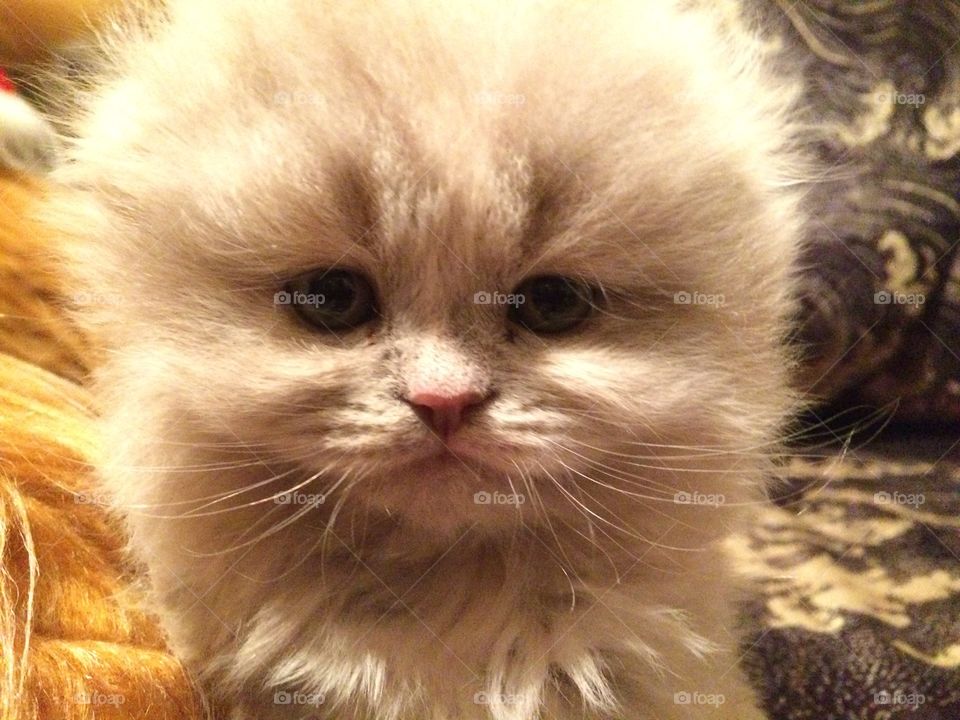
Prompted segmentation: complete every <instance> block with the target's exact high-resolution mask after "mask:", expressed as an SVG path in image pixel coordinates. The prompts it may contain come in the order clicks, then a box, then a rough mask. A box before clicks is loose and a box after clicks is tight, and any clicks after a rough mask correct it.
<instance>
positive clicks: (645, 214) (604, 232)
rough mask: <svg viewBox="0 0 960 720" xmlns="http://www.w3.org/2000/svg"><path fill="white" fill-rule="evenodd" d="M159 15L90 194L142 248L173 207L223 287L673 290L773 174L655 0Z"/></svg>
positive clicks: (740, 112) (749, 115) (188, 7)
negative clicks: (588, 284)
mask: <svg viewBox="0 0 960 720" xmlns="http://www.w3.org/2000/svg"><path fill="white" fill-rule="evenodd" d="M171 5H172V6H173V8H174V17H175V21H174V23H173V26H172V27H171V29H170V30H169V31H168V33H167V34H166V36H165V37H161V38H160V40H159V41H158V46H157V48H155V57H154V60H153V63H154V65H155V66H156V67H155V68H153V69H152V70H145V71H144V72H141V73H137V74H136V78H137V80H136V81H135V83H136V85H135V88H134V90H130V89H129V88H128V92H127V94H126V96H124V95H123V93H120V95H115V96H114V98H113V102H114V105H115V106H116V107H115V108H114V109H119V104H123V105H124V108H125V109H124V110H123V113H113V112H111V113H108V112H105V111H104V112H101V113H100V115H99V116H100V117H101V118H102V119H104V121H105V126H104V128H103V131H102V132H101V133H99V136H100V137H98V142H97V143H94V146H95V147H96V148H97V150H98V154H99V155H101V156H102V157H104V158H107V156H108V155H109V154H110V153H111V151H113V153H114V155H115V157H114V158H113V161H112V162H108V161H107V160H105V161H104V163H103V166H104V167H105V168H107V167H109V169H110V173H111V175H112V177H111V176H108V175H107V174H106V173H104V175H103V177H100V178H97V180H98V181H99V182H104V183H106V184H109V183H112V182H114V178H117V180H116V182H117V184H118V186H119V189H120V191H121V192H122V193H123V195H122V196H121V201H120V203H118V204H123V205H125V207H127V208H130V209H131V210H134V211H136V212H137V214H138V217H139V218H140V224H141V225H142V226H143V227H144V228H145V234H148V235H150V234H154V235H158V234H160V231H159V230H155V228H162V227H164V225H163V223H164V221H169V215H170V211H169V208H171V207H177V208H180V209H181V211H182V214H183V215H184V216H186V220H185V221H184V222H183V223H179V224H177V225H175V226H173V229H172V232H171V233H170V234H172V235H175V237H172V238H163V239H161V242H160V243H157V246H158V247H159V248H160V250H161V251H163V250H164V249H167V250H168V251H169V254H170V257H171V258H173V259H174V260H175V261H176V262H177V264H178V268H179V263H180V262H181V260H182V257H183V256H184V254H185V252H184V251H185V250H187V251H188V252H189V253H190V254H196V255H197V256H198V257H201V258H202V257H203V256H204V255H210V254H213V255H215V260H214V261H211V262H209V263H208V265H209V266H211V267H213V266H215V265H217V264H229V263H233V262H234V261H236V262H235V264H234V266H233V267H231V268H229V269H228V270H227V271H225V273H224V274H228V273H230V272H232V273H235V275H236V276H237V277H240V276H242V275H244V274H245V273H246V274H247V275H249V273H250V272H252V271H260V272H262V271H263V270H264V269H266V270H268V271H269V273H270V274H273V275H278V274H279V275H282V274H284V273H287V274H289V273H291V272H294V271H297V270H300V271H302V270H305V269H308V268H311V267H321V266H330V265H354V266H358V267H359V268H360V269H364V270H368V271H369V270H371V269H374V270H378V271H379V269H381V268H384V267H391V268H403V269H404V273H405V275H404V276H405V277H406V278H407V280H408V281H409V280H410V279H414V280H417V281H420V280H424V281H427V278H436V279H437V282H440V280H441V279H442V280H445V281H446V283H447V284H448V285H449V284H451V283H452V282H458V283H459V284H461V285H462V286H464V287H478V288H481V289H495V288H499V289H502V288H500V287H499V283H500V281H501V280H503V281H504V282H510V281H516V280H517V279H520V278H521V277H522V276H523V275H525V274H527V275H529V274H532V273H534V272H537V271H538V270H540V271H543V272H557V273H565V272H569V273H570V274H585V273H587V274H589V273H599V272H601V271H602V273H603V274H604V278H603V279H605V280H606V281H608V282H613V283H615V282H621V284H624V285H630V284H631V283H633V284H639V282H641V281H642V280H643V278H645V277H647V276H648V275H649V274H650V273H651V272H656V271H658V270H659V271H660V272H661V274H662V273H663V272H664V271H665V269H666V268H668V267H669V271H668V272H669V274H670V275H671V276H674V277H681V276H684V275H685V273H684V265H685V264H686V263H688V259H689V256H690V253H687V252H685V251H684V248H685V247H686V246H688V245H692V244H694V243H695V242H696V243H699V244H700V245H701V246H703V247H702V249H701V251H700V253H699V254H698V255H697V258H698V263H699V265H700V266H704V265H705V264H709V263H710V262H711V261H712V259H711V258H705V255H706V254H709V253H711V252H714V249H715V248H716V252H719V251H720V250H719V249H720V248H722V247H723V243H722V242H720V241H719V236H721V235H723V234H724V233H727V234H728V235H730V236H733V235H735V234H741V235H742V234H743V227H742V225H743V224H745V223H747V222H749V218H750V217H752V214H753V211H754V208H753V207H751V203H753V204H754V205H757V206H759V205H760V204H761V203H759V202H758V201H757V197H756V195H757V188H756V187H747V186H746V185H745V180H744V178H746V177H749V178H750V179H751V181H756V180H757V179H758V178H762V177H763V175H764V171H759V170H758V168H757V167H756V162H757V161H758V159H765V156H764V154H763V150H762V149H761V148H762V146H763V142H762V140H763V138H762V137H760V136H762V135H763V132H764V131H765V130H767V129H768V127H767V125H765V124H763V122H761V121H760V120H759V119H758V118H759V115H760V111H758V110H757V109H756V108H750V107H744V108H733V109H732V110H731V108H730V107H729V105H730V101H729V99H724V98H720V97H717V96H716V94H715V93H711V87H710V82H711V78H712V77H713V75H712V74H711V73H712V70H711V69H710V67H708V65H709V62H705V61H704V58H705V57H706V58H707V61H709V58H710V53H708V52H706V50H705V51H704V52H705V54H700V53H692V54H691V53H680V54H677V53H676V52H675V49H676V44H677V43H680V42H682V43H694V44H696V43H699V44H700V45H703V46H704V47H706V45H707V44H709V42H711V41H710V40H709V35H708V34H707V33H705V31H704V28H703V27H701V26H700V25H698V24H697V23H696V22H694V21H685V20H682V19H680V18H681V16H678V15H677V14H675V13H674V12H672V11H671V9H670V7H669V6H670V3H669V2H667V0H663V1H662V2H660V1H659V0H658V1H657V2H626V1H624V2H614V1H613V0H611V2H610V5H609V8H607V9H608V12H595V11H594V9H593V8H592V7H591V6H590V5H588V4H586V3H577V2H572V3H571V2H565V3H552V2H521V3H518V4H511V3H505V2H499V1H498V0H487V1H486V2H479V3H475V4H471V5H470V6H469V7H467V6H466V5H461V4H455V5H456V6H455V7H436V6H435V5H434V4H432V3H427V2H417V1H415V0H404V1H402V2H390V1H387V0H384V2H383V3H381V4H378V12H377V13H376V18H377V20H378V22H376V23H371V20H372V17H373V16H372V15H371V13H370V12H369V8H366V7H364V6H363V4H362V3H353V2H343V3H317V4H314V3H308V2H302V1H298V0H290V1H289V2H283V3H276V4H272V3H271V4H267V3H259V2H253V0H238V1H237V2H236V3H233V4H231V5H230V6H225V4H223V3H217V2H212V1H210V0H203V2H197V3H192V2H187V1H186V0H173V1H172V2H171ZM268 5H269V7H268ZM204 21H206V22H204ZM204 27H212V28H213V29H214V30H216V31H217V32H224V33H230V34H231V35H232V36H234V37H235V36H236V35H237V34H238V33H239V34H241V35H242V36H243V37H244V38H245V41H244V42H227V41H224V42H211V41H210V34H209V33H208V32H206V31H204V32H203V33H202V34H201V33H200V32H199V30H198V29H197V28H204ZM238 28H240V29H242V32H241V31H240V30H238ZM604 39H607V40H609V42H601V40H604ZM177 63H182V64H183V67H180V68H178V67H177ZM187 65H189V67H187ZM158 70H162V73H159V72H157V71H158ZM171 76H175V77H178V78H181V77H182V78H183V79H182V83H180V84H178V87H177V89H176V91H175V92H174V91H173V89H172V88H171V87H170V81H169V79H170V77H171ZM137 97H141V100H142V98H143V97H147V98H150V99H151V102H144V101H141V102H132V100H135V99H136V98H137ZM121 101H123V103H121ZM748 111H749V112H748ZM124 113H126V115H124ZM124 117H126V118H128V119H129V127H128V129H129V132H126V133H125V132H121V131H118V130H117V129H116V127H115V126H116V125H117V124H118V123H120V124H123V119H124ZM92 134H94V135H97V134H98V133H95V132H94V133H92ZM113 137H119V138H122V139H120V140H116V141H113V140H112V139H111V138H113ZM145 144H149V146H150V147H151V149H152V151H151V153H150V158H149V160H148V161H145V162H142V163H139V162H138V163H133V162H128V158H130V157H131V156H132V157H136V153H137V152H138V148H139V146H141V145H145ZM151 161H152V162H151ZM158 162H162V163H163V167H161V168H158V167H156V163H158ZM751 162H753V163H754V165H753V166H748V164H749V163H751ZM152 163H153V164H152ZM88 166H89V167H95V166H96V160H95V159H93V158H91V159H89V162H88ZM118 167H119V168H121V169H123V168H126V167H130V168H131V176H130V177H129V178H124V177H121V176H119V175H117V172H116V170H117V168H118ZM171 167H176V168H184V167H189V168H190V169H191V172H189V173H183V172H171V171H170V170H169V168H171ZM165 170H166V171H165ZM755 184H756V183H755ZM124 185H125V187H124ZM134 204H140V205H144V206H145V207H142V208H140V207H137V208H133V205H134ZM734 212H736V213H737V214H738V215H739V216H740V218H733V217H732V215H733V213H734ZM738 222H739V223H740V224H741V225H740V226H737V225H736V223H738ZM188 223H193V224H195V227H196V228H197V229H196V231H193V232H183V230H182V228H183V227H189V225H188ZM168 227H169V225H168ZM713 231H715V232H716V234H717V235H718V239H717V242H712V243H703V242H702V240H703V238H704V236H705V235H706V234H708V233H710V232H713ZM695 234H699V236H698V237H694V235H695ZM191 243H192V245H191ZM244 249H246V251H247V252H248V253H249V252H255V253H256V254H257V259H258V262H257V263H255V264H251V263H250V262H249V258H246V257H244V253H243V252H242V251H243V250H244ZM251 268H252V270H251ZM491 268H497V272H498V273H500V275H499V276H495V275H494V274H493V273H492V272H488V271H490V270H491ZM485 273H486V274H485ZM261 279H262V278H261ZM254 280H256V279H254ZM634 281H636V282H634Z"/></svg>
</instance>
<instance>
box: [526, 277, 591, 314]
mask: <svg viewBox="0 0 960 720" xmlns="http://www.w3.org/2000/svg"><path fill="white" fill-rule="evenodd" d="M530 295H531V297H530V299H529V302H530V303H531V304H532V305H534V306H535V307H536V308H537V310H539V311H540V313H541V314H542V315H544V316H545V317H557V316H560V317H563V316H564V315H568V314H570V313H571V312H572V311H574V310H576V309H577V308H578V307H579V305H580V304H581V302H582V298H581V297H580V295H579V293H577V289H576V288H575V287H574V286H573V285H571V284H570V283H569V282H568V281H567V280H564V279H563V278H548V279H543V280H540V281H539V282H536V283H533V287H532V288H531V289H530Z"/></svg>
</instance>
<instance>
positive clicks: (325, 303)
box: [279, 268, 377, 330]
mask: <svg viewBox="0 0 960 720" xmlns="http://www.w3.org/2000/svg"><path fill="white" fill-rule="evenodd" d="M279 295H282V296H284V299H285V300H286V301H287V304H290V305H293V308H294V310H296V311H297V314H298V315H299V316H300V317H302V318H303V319H304V320H306V321H307V322H308V323H310V324H311V325H316V326H317V327H319V328H321V329H325V330H345V329H349V328H354V327H357V326H358V325H362V324H363V323H365V322H368V321H369V320H372V319H373V317H374V316H375V315H376V314H377V306H376V297H375V296H374V292H373V288H372V287H370V282H369V281H368V280H367V279H366V278H365V277H364V276H363V275H361V274H360V273H357V272H353V271H352V270H339V269H336V268H334V269H329V270H317V271H315V272H312V273H307V274H306V275H302V276H300V277H299V278H296V279H295V280H292V281H291V282H289V283H287V286H286V288H285V289H284V292H283V293H279Z"/></svg>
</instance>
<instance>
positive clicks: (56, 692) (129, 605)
mask: <svg viewBox="0 0 960 720" xmlns="http://www.w3.org/2000/svg"><path fill="white" fill-rule="evenodd" d="M38 193H39V189H38V188H37V187H35V186H34V185H33V184H31V183H30V182H27V181H25V180H17V179H13V178H9V177H8V178H0V718H2V720H82V719H86V718H93V717H96V718H98V720H124V719H126V718H131V719H132V718H145V717H149V718H150V719H151V720H167V719H169V720H191V718H199V717H200V716H201V711H200V706H199V703H198V701H197V699H196V697H195V695H194V692H193V689H192V687H191V685H190V683H189V681H188V679H187V677H186V675H185V674H184V672H183V670H182V668H181V666H180V664H179V663H178V662H177V661H176V660H175V659H174V658H173V657H172V656H171V655H170V654H169V653H168V652H167V650H166V648H165V645H164V640H163V637H162V634H161V632H160V630H159V629H158V627H157V624H156V622H155V620H154V618H152V617H151V616H149V615H146V614H145V613H144V612H142V611H141V610H139V609H138V607H137V604H136V592H135V590H134V588H133V587H132V586H131V582H130V578H131V577H132V573H131V569H130V568H129V567H126V566H125V565H124V560H123V557H122V545H123V536H122V531H121V530H120V528H119V525H118V524H116V523H115V521H114V519H113V518H111V517H110V516H109V515H108V514H107V513H106V511H105V510H104V508H103V506H102V505H100V504H97V503H96V502H92V501H91V500H92V499H95V498H96V497H97V495H96V490H95V488H94V487H93V485H92V478H91V474H90V472H89V467H90V464H91V462H93V461H94V460H95V459H96V453H97V444H96V442H95V440H94V437H93V426H92V423H91V420H92V417H93V412H92V408H91V404H90V400H89V397H88V394H87V391H86V390H85V389H84V388H82V387H81V386H80V385H78V384H76V383H75V382H72V381H71V380H76V379H78V378H79V377H81V376H82V375H83V374H84V372H85V362H84V358H85V357H88V353H87V350H86V346H85V344H84V342H83V339H82V338H81V336H80V335H79V334H78V333H77V332H76V330H74V329H72V328H71V327H70V326H69V325H68V323H67V322H66V321H65V320H64V319H63V317H62V316H61V315H60V313H59V312H58V310H57V304H56V303H57V297H58V292H57V279H56V276H55V275H54V274H53V273H50V272H47V271H44V269H43V261H42V258H43V251H44V245H45V243H47V242H49V238H48V237H47V236H44V235H43V234H41V233H39V232H37V230H36V228H34V227H32V226H31V225H29V224H28V223H27V222H26V221H25V220H24V215H25V210H26V206H27V204H28V203H29V202H30V201H31V199H32V198H34V197H35V196H36V195H37V194H38ZM84 696H86V697H92V698H93V699H94V701H95V703H94V704H85V703H83V702H82V700H83V699H84ZM120 698H122V701H121V700H120ZM111 699H112V700H111ZM97 701H99V702H97Z"/></svg>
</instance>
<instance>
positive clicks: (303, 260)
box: [48, 0, 801, 720]
mask: <svg viewBox="0 0 960 720" xmlns="http://www.w3.org/2000/svg"><path fill="white" fill-rule="evenodd" d="M723 22H724V21H723V20H722V19H720V18H717V17H714V16H713V14H712V10H710V9H709V8H704V7H698V6H696V5H694V4H691V3H679V2H672V1H668V0H608V1H604V2H601V3H584V2H576V1H575V0H546V1H540V2H534V1H532V0H523V1H521V2H506V1H505V0H482V1H479V2H473V3H448V4H442V3H434V2H430V1H429V0H378V2H373V3H370V2H358V1H357V0H341V1H340V2H309V1H308V0H283V1H278V2H272V3H263V2H255V1H254V0H232V1H231V2H226V0H223V1H221V2H216V1H215V0H172V1H171V2H168V3H167V7H166V8H165V9H164V11H163V12H162V13H161V14H156V15H150V14H149V13H148V14H147V15H146V16H145V17H143V18H140V19H139V20H137V21H135V22H130V23H127V24H126V25H124V26H123V27H122V28H121V30H120V31H119V33H118V36H117V37H115V38H113V39H112V40H111V41H110V43H109V51H108V53H107V57H108V58H109V59H108V61H107V64H106V66H105V68H104V73H103V76H102V80H100V81H99V83H98V84H96V85H94V86H92V87H89V88H87V89H86V92H85V93H84V95H83V102H82V111H81V113H80V114H79V115H78V119H77V120H76V123H75V128H74V133H75V136H76V137H75V139H74V141H73V142H72V144H71V149H70V151H69V158H70V160H69V162H68V163H67V164H66V165H64V166H63V167H62V168H61V169H60V170H59V171H58V174H57V179H58V181H59V183H60V186H61V190H60V191H59V192H58V193H57V197H55V198H53V199H52V200H51V203H50V207H49V210H48V215H49V217H50V218H51V219H52V222H55V223H56V224H57V226H58V227H59V228H60V229H61V230H62V231H63V232H64V234H66V235H70V236H72V241H71V242H70V243H69V245H68V250H69V253H68V254H69V258H70V269H71V271H72V273H73V274H74V275H75V276H76V279H77V282H78V284H79V287H81V288H83V291H84V293H85V294H84V297H86V298H93V299H94V300H95V302H92V303H90V304H88V305H85V306H84V307H82V308H80V313H79V314H80V317H81V319H82V321H83V322H84V323H86V325H87V326H88V327H89V328H90V329H91V330H92V331H93V332H95V333H97V336H98V337H99V339H100V340H101V341H102V342H103V344H104V347H105V348H106V349H107V350H108V352H107V354H106V359H105V361H104V363H103V364H102V366H101V367H100V368H99V369H98V371H97V374H96V378H95V390H96V392H97V393H98V398H99V401H100V403H101V406H102V414H103V427H102V430H103V442H104V446H105V447H106V448H107V450H108V453H107V454H108V459H107V460H106V461H105V462H104V464H103V466H102V467H100V468H99V472H100V473H101V475H102V478H103V482H104V483H105V485H106V487H107V488H108V489H109V492H110V494H111V497H112V501H113V503H114V504H115V507H116V508H117V509H118V510H120V511H122V512H123V513H124V514H125V517H126V520H127V524H128V527H129V531H130V547H131V550H132V552H133V554H134V556H135V558H137V559H138V560H139V561H141V562H142V564H143V565H144V566H145V568H146V570H147V572H148V575H149V580H150V587H151V589H152V598H153V600H154V601H155V603H156V607H157V609H158V611H159V613H160V615H161V618H162V621H163V623H164V624H165V627H166V629H167V631H168V632H169V636H170V641H171V644H172V646H173V648H174V649H175V650H176V651H177V652H178V653H179V654H180V655H181V656H182V657H183V658H184V660H185V661H186V662H187V663H188V664H189V665H190V667H191V668H192V669H193V670H194V671H195V672H196V673H197V675H198V677H199V678H200V679H201V680H202V682H203V684H204V686H205V688H206V689H207V692H208V695H209V697H210V698H211V701H212V703H213V704H214V705H215V706H217V707H219V708H220V710H221V712H222V714H223V717H229V718H232V719H235V720H240V719H244V720H252V719H254V718H256V719H257V720H267V719H278V720H286V719H288V718H301V717H310V718H364V719H367V720H454V719H457V720H482V719H486V720H490V719H495V720H534V719H535V718H550V719H552V720H575V719H576V720H582V719H587V718H591V719H594V720H601V719H603V720H612V719H614V718H618V719H624V720H679V719H681V718H684V719H686V718H699V717H710V718H725V719H727V720H734V719H735V720H756V719H757V718H760V717H762V715H761V713H760V711H759V710H758V709H757V705H756V700H755V698H753V697H752V694H751V691H750V690H749V688H748V686H747V684H746V682H745V680H744V679H743V678H742V676H741V674H740V671H739V670H738V668H737V660H738V655H739V653H738V651H737V638H736V634H735V627H734V621H733V615H732V611H731V602H732V598H733V597H734V594H735V585H736V583H735V581H734V580H733V579H732V574H731V571H730V570H729V569H728V567H727V565H726V563H725V560H724V558H723V556H722V554H721V552H720V551H719V550H718V548H717V541H718V540H719V539H720V538H722V537H723V536H724V535H726V534H727V533H728V532H729V531H730V530H731V529H733V528H736V527H737V524H738V523H739V522H741V521H742V517H743V515H744V512H745V511H748V510H749V508H750V507H751V506H753V505H755V504H756V503H759V502H761V500H762V498H763V489H762V485H763V477H764V473H765V470H766V460H765V457H766V455H767V452H766V449H767V448H769V447H770V446H771V445H772V444H773V442H774V441H775V439H776V434H777V432H778V427H779V426H780V424H781V422H782V420H783V418H784V417H785V415H786V413H787V412H788V411H789V408H790V406H791V404H792V399H791V396H790V394H789V392H788V391H787V390H786V382H785V376H786V374H787V372H788V369H789V363H790V359H789V356H788V353H787V352H786V351H785V350H784V349H783V338H784V333H785V326H786V320H785V318H786V317H787V316H788V315H789V313H790V311H791V303H790V300H789V297H790V294H791V282H790V267H791V263H792V262H793V258H794V255H795V245H796V239H797V237H798V235H799V232H800V225H801V221H800V218H799V211H798V209H797V207H798V206H797V202H798V201H797V198H796V197H795V195H794V191H793V190H792V189H791V187H792V185H791V177H792V174H793V173H794V171H795V161H794V159H793V158H792V156H791V154H790V152H789V151H788V150H787V149H786V148H785V144H784V139H785V138H786V137H787V136H788V135H789V130H790V129H789V127H788V125H787V120H786V119H785V118H786V114H787V111H788V110H789V106H790V102H791V100H790V94H789V93H788V92H786V91H784V90H780V89H776V88H775V87H774V85H775V83H773V81H771V79H770V78H769V77H768V76H767V75H766V74H765V71H764V70H763V69H762V67H761V63H760V62H759V55H758V53H757V50H756V47H754V45H755V43H754V42H753V40H751V39H750V38H749V37H748V36H747V35H745V34H743V33H742V32H740V31H738V32H740V34H737V33H734V32H731V31H730V30H729V29H724V26H723Z"/></svg>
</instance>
